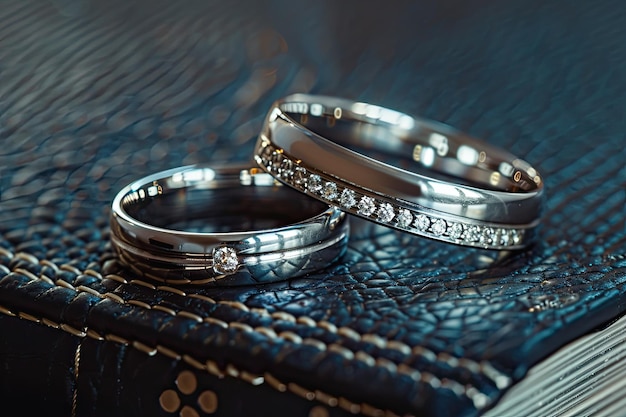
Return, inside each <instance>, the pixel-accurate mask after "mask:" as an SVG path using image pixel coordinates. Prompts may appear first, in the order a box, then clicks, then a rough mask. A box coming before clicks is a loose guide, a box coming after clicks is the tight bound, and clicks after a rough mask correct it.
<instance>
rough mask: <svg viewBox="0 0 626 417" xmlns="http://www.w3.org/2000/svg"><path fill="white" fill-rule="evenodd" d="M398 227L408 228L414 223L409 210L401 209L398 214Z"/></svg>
mask: <svg viewBox="0 0 626 417" xmlns="http://www.w3.org/2000/svg"><path fill="white" fill-rule="evenodd" d="M397 220H398V226H400V227H404V228H407V227H409V226H410V225H411V223H413V215H412V214H411V212H410V211H408V210H407V209H401V210H400V211H399V212H398V217H397Z"/></svg>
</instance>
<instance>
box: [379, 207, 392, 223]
mask: <svg viewBox="0 0 626 417" xmlns="http://www.w3.org/2000/svg"><path fill="white" fill-rule="evenodd" d="M394 216H395V213H394V211H393V206H392V205H391V204H389V203H383V204H381V205H380V207H378V221H380V222H383V223H389V222H390V221H391V220H393V218H394Z"/></svg>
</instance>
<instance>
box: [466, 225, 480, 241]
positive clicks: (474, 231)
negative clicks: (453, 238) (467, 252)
mask: <svg viewBox="0 0 626 417" xmlns="http://www.w3.org/2000/svg"><path fill="white" fill-rule="evenodd" d="M479 239H480V227H479V226H476V225H472V226H470V227H468V228H467V230H466V231H465V240H468V241H470V242H478V240H479Z"/></svg>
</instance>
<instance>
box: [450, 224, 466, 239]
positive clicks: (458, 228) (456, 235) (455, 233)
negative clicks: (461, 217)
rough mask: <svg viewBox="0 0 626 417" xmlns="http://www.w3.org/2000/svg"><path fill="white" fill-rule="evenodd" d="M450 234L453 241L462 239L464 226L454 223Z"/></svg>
mask: <svg viewBox="0 0 626 417" xmlns="http://www.w3.org/2000/svg"><path fill="white" fill-rule="evenodd" d="M448 233H449V234H450V237H451V238H452V239H460V238H461V236H463V225H462V224H461V223H453V224H452V226H450V231H449V232H448Z"/></svg>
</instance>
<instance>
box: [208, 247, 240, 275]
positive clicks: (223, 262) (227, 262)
mask: <svg viewBox="0 0 626 417" xmlns="http://www.w3.org/2000/svg"><path fill="white" fill-rule="evenodd" d="M238 266H239V260H238V259H237V251H236V250H235V249H233V248H231V247H228V246H220V247H219V248H215V249H213V271H214V272H215V273H216V274H220V275H228V274H232V273H233V272H235V271H237V267H238Z"/></svg>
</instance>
